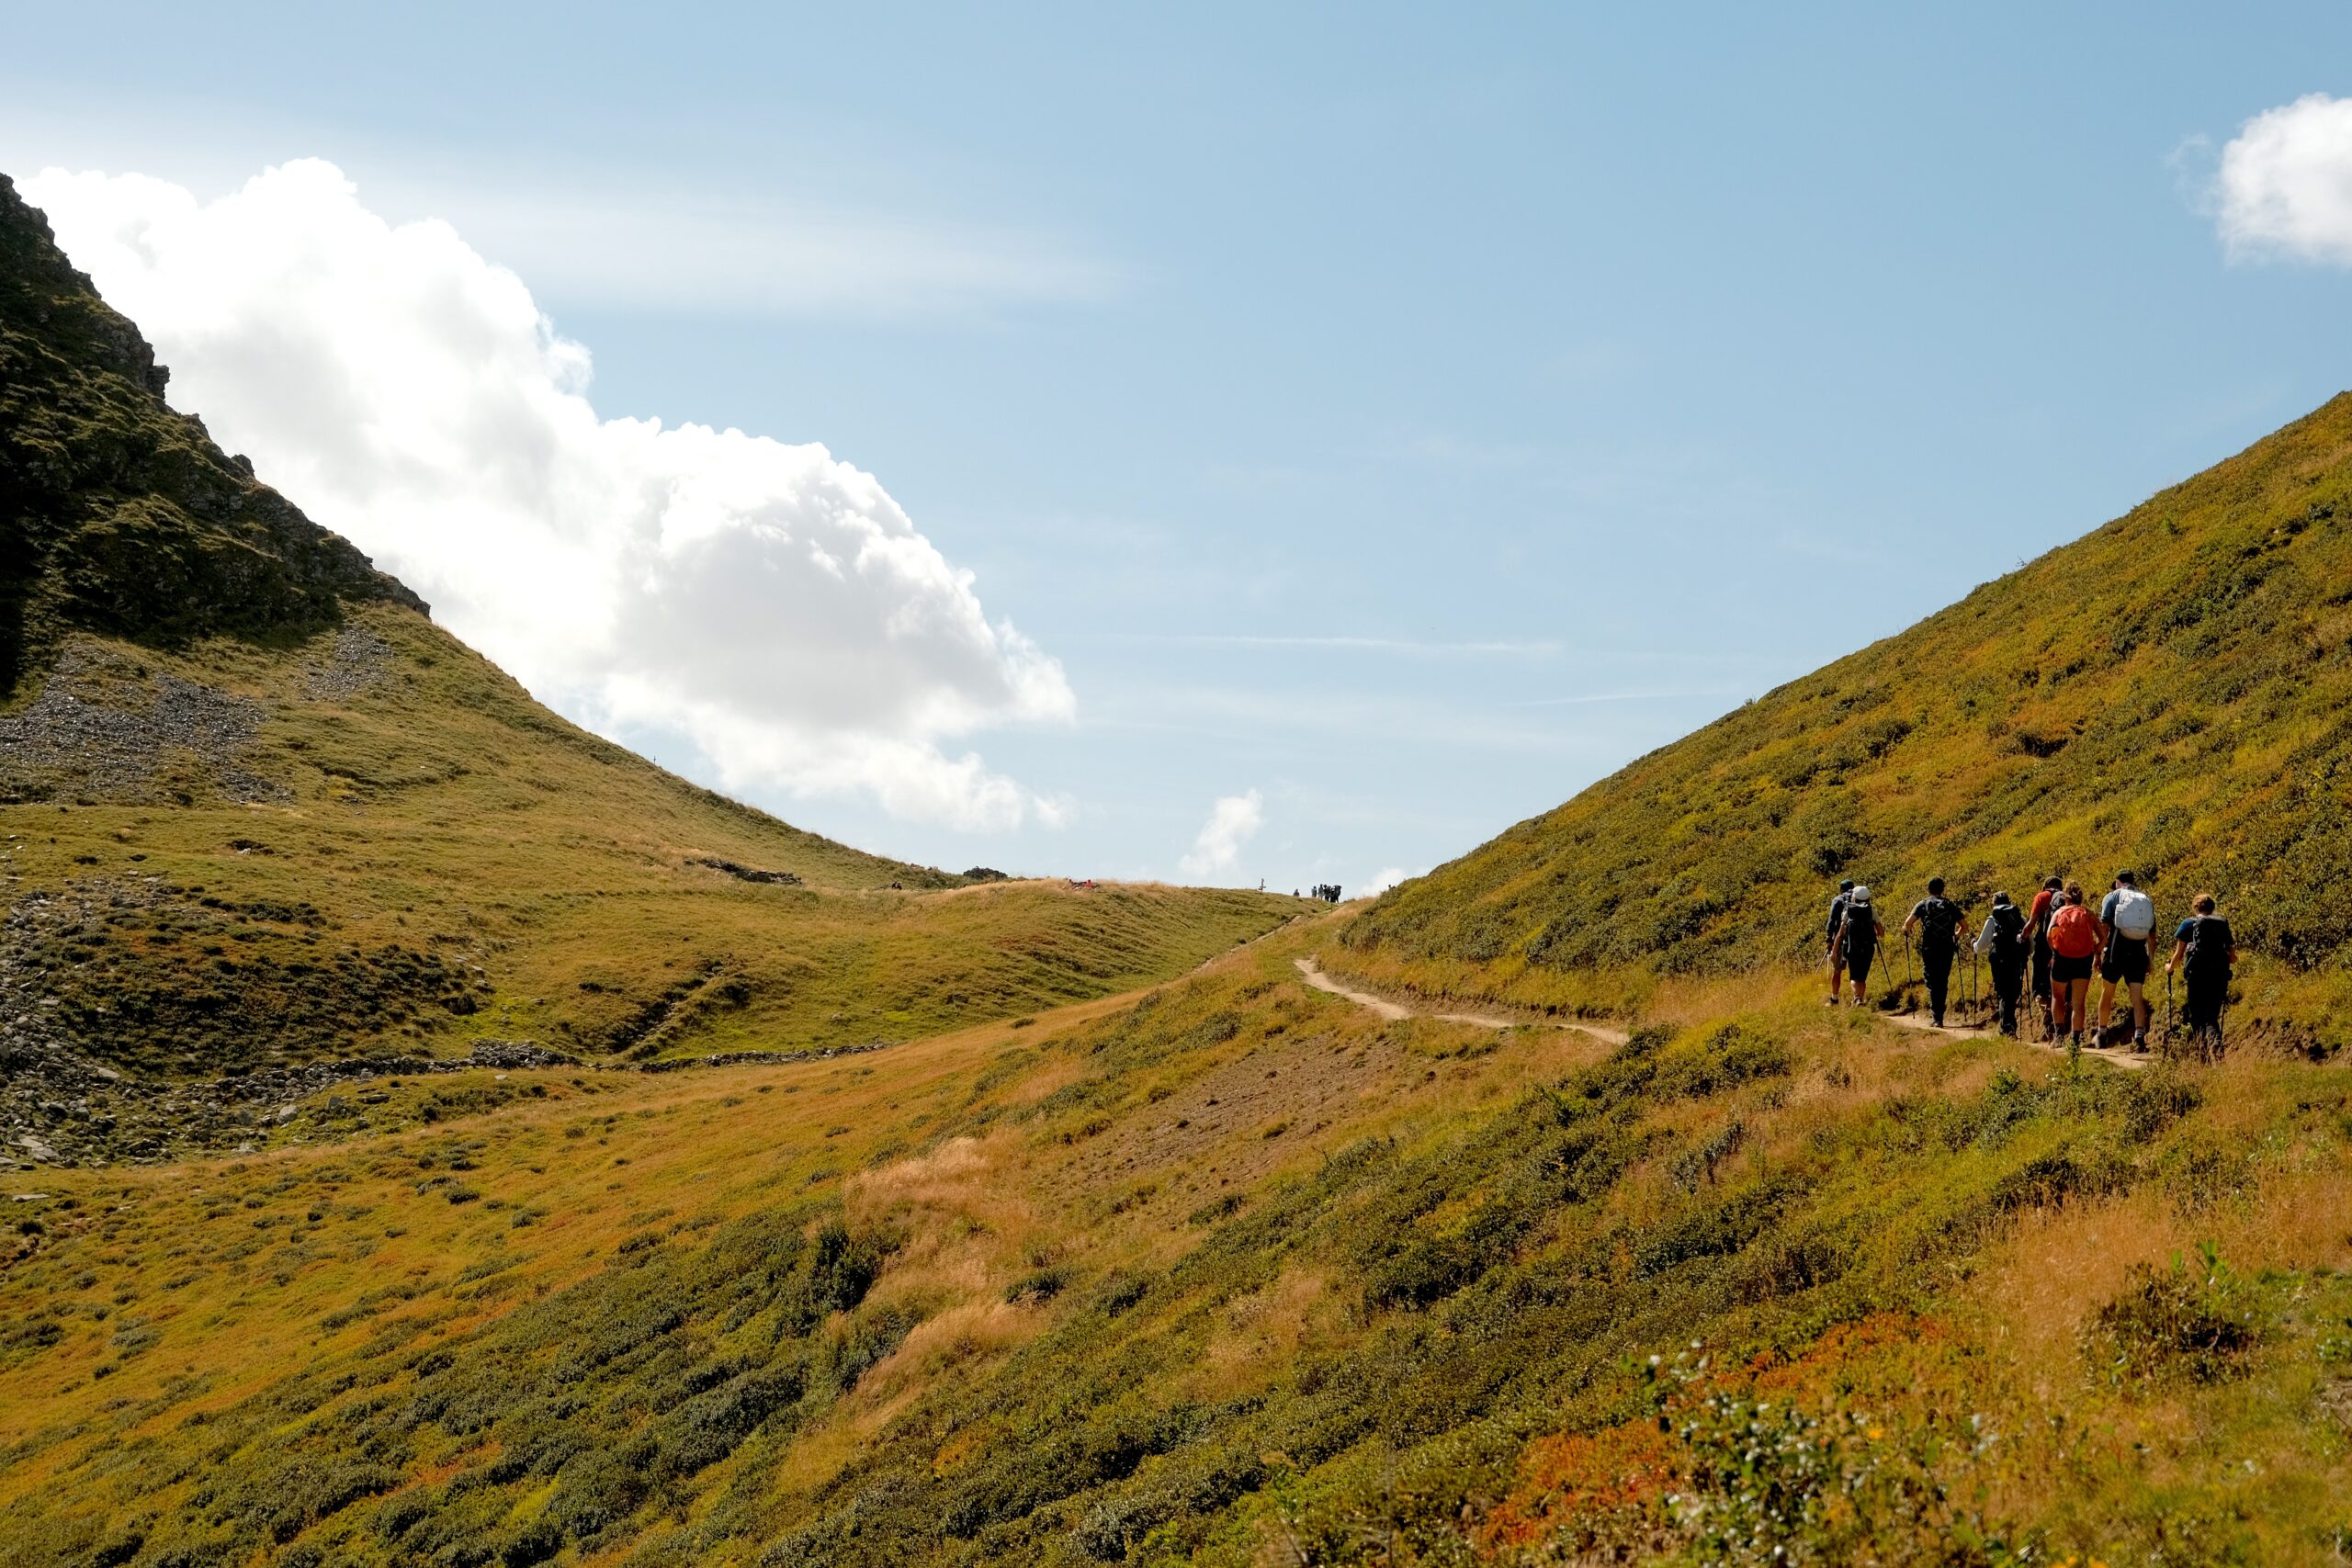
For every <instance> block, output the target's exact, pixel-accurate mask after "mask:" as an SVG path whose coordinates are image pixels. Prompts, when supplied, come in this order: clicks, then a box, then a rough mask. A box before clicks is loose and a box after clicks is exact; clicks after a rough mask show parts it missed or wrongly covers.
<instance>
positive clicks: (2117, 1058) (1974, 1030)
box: [1880, 1012, 2157, 1073]
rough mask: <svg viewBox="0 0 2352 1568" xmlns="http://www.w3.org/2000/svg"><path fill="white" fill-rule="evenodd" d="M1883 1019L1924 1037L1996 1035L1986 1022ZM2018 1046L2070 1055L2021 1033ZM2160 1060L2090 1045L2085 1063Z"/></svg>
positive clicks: (1904, 1015) (2131, 1066) (1899, 1015)
mask: <svg viewBox="0 0 2352 1568" xmlns="http://www.w3.org/2000/svg"><path fill="white" fill-rule="evenodd" d="M1880 1016H1881V1017H1883V1018H1884V1019H1885V1020H1886V1021H1888V1022H1889V1023H1893V1024H1895V1025H1898V1026H1899V1027H1901V1028H1904V1029H1916V1030H1917V1031H1918V1032H1920V1033H1922V1034H1970V1035H1976V1034H1990V1033H1992V1032H1993V1028H1992V1026H1991V1025H1990V1024H1985V1023H1956V1024H1952V1025H1951V1026H1949V1027H1947V1028H1943V1029H1938V1028H1937V1027H1936V1026H1935V1024H1934V1023H1933V1022H1932V1021H1929V1020H1928V1019H1926V1018H1924V1017H1922V1016H1920V1015H1919V1014H1917V1013H1912V1012H1890V1013H1882V1014H1881V1015H1880ZM2018 1044H2020V1045H2023V1046H2025V1047H2027V1048H2028V1049H2029V1050H2034V1051H2046V1052H2048V1053H2049V1054H2050V1055H2053V1056H2063V1055H2065V1054H2066V1047H2065V1046H2064V1044H2063V1043H2060V1044H2056V1045H2052V1044H2049V1043H2045V1042H2043V1041H2040V1040H2029V1039H2027V1038H2026V1037H2025V1036H2024V1034H2023V1033H2019V1034H2018ZM2156 1059H2157V1055H2156V1053H2155V1052H2154V1051H2149V1052H2145V1053H2143V1052H2139V1051H2128V1050H2127V1051H2111V1050H2107V1049H2104V1048H2102V1047H2099V1046H2095V1045H2086V1046H2084V1047H2083V1060H2084V1061H2086V1062H2105V1063H2106V1064H2107V1065H2108V1066H2111V1067H2121V1068H2122V1069H2123V1070H2124V1071H2126V1072H2131V1073H2136V1072H2138V1071H2140V1070H2141V1069H2142V1068H2143V1067H2145V1066H2147V1065H2148V1064H2149V1063H2150V1062H2153V1061H2154V1060H2156Z"/></svg>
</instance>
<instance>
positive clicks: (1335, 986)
mask: <svg viewBox="0 0 2352 1568" xmlns="http://www.w3.org/2000/svg"><path fill="white" fill-rule="evenodd" d="M1293 962H1295V963H1296V964H1297V965H1298V972H1299V973H1300V974H1301V975H1303V976H1306V983H1307V984H1308V985H1310V986H1312V987H1315V988H1316V989H1317V990H1318V991H1329V993H1330V994H1331V995H1333V996H1335V997H1340V998H1345V999H1346V1000H1348V1001H1351V1002H1353V1003H1355V1004H1356V1006H1358V1007H1360V1008H1367V1009H1369V1010H1372V1011H1373V1012H1374V1013H1377V1014H1378V1015H1380V1016H1381V1017H1382V1018H1387V1019H1398V1018H1427V1019H1433V1020H1435V1021H1438V1022H1439V1023H1466V1024H1470V1025H1472V1026H1473V1027H1475V1028H1478V1029H1573V1030H1575V1031H1577V1032H1578V1033H1580V1034H1589V1035H1591V1036H1592V1037H1593V1038H1594V1039H1595V1040H1600V1041H1604V1042H1606V1043H1609V1044H1611V1045H1623V1043H1625V1042H1626V1041H1627V1040H1628V1039H1630V1038H1631V1036H1629V1035H1628V1034H1626V1032H1624V1031H1623V1030H1622V1029H1611V1028H1609V1027H1608V1026H1606V1025H1605V1024H1599V1023H1566V1022H1563V1021H1560V1020H1558V1019H1549V1018H1543V1019H1535V1018H1508V1017H1505V1016H1504V1015H1502V1014H1500V1013H1490V1012H1428V1011H1425V1010H1421V1009H1419V1008H1410V1007H1407V1006H1406V1005H1405V1004H1404V1003H1402V1002H1392V1001H1390V1000H1389V999H1388V998H1385V997H1375V996H1374V995H1373V994H1372V993H1371V992H1370V991H1356V990H1351V989H1349V988H1348V987H1345V986H1342V985H1341V984H1340V982H1339V981H1337V980H1334V979H1333V978H1331V976H1329V975H1326V974H1325V973H1323V969H1322V966H1321V965H1320V964H1317V963H1316V962H1315V960H1314V959H1313V958H1311V957H1310V958H1300V959H1295V960H1294V961H1293Z"/></svg>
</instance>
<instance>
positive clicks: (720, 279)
mask: <svg viewBox="0 0 2352 1568" xmlns="http://www.w3.org/2000/svg"><path fill="white" fill-rule="evenodd" d="M306 157H330V158H332V159H334V162H335V163H336V164H338V165H340V166H342V167H344V168H345V169H346V170H348V171H350V172H351V173H352V174H353V175H354V176H355V177H356V178H358V179H359V180H360V181H361V183H362V184H364V185H365V186H366V188H367V190H368V202H369V206H370V208H371V209H373V210H375V211H377V212H379V214H381V215H382V216H383V217H384V218H386V219H387V220H390V221H392V222H394V223H407V222H414V221H420V220H442V221H445V222H447V223H448V224H450V225H451V226H452V227H454V228H456V229H457V230H458V231H459V232H460V233H462V234H464V235H465V237H466V240H467V242H468V243H469V244H470V245H471V246H472V247H473V248H474V249H475V250H476V251H477V252H479V253H480V254H482V255H483V256H485V257H486V258H487V259H489V260H490V261H492V262H494V263H496V264H498V265H503V266H506V267H509V268H511V269H513V270H514V271H515V272H517V273H519V274H521V275H522V276H525V277H526V278H528V279H529V280H530V283H531V287H532V288H533V290H534V292H535V293H536V294H537V295H538V296H539V297H541V298H542V299H549V300H552V301H554V302H556V303H557V304H559V305H560V306H561V307H564V308H571V307H596V308H605V309H616V310H632V311H642V312H646V313H650V314H658V315H668V316H682V315H683V316H701V315H725V316H729V317H734V318H741V317H745V316H750V317H767V318H798V317H809V316H819V317H844V316H848V317H863V318H869V319H871V318H880V319H901V318H924V319H939V318H965V317H978V318H981V319H988V318H992V317H995V316H999V315H1001V314H1003V313H1005V312H1008V311H1012V310H1025V309H1034V308H1037V307H1042V306H1049V305H1063V304H1080V305H1083V304H1090V303H1094V302H1099V301H1103V300H1106V299H1114V298H1116V297H1118V296H1121V295H1123V294H1125V293H1126V292H1127V291H1128V290H1129V289H1130V288H1133V287H1134V286H1135V285H1136V282H1137V280H1138V275H1137V272H1136V268H1135V267H1134V266H1132V265H1129V264H1128V263H1125V262H1124V261H1121V260H1118V259H1115V258H1114V257H1112V256H1111V255H1109V254H1106V252H1105V251H1104V250H1103V247H1102V246H1101V245H1100V244H1099V243H1096V242H1094V241H1093V240H1091V239H1089V238H1088V237H1086V236H1084V235H1082V234H1079V233H1076V232H1073V231H1069V230H1067V229H1066V228H1063V227H1060V226H1057V225H1056V224H1054V223H1052V222H1051V221H1036V220H1022V219H1020V218H1012V217H1008V216H1006V215H1003V214H998V213H988V212H974V211H973V210H972V209H971V206H970V203H969V202H968V200H966V199H963V198H960V197H954V196H952V195H943V194H942V193H941V192H940V191H939V190H937V189H935V188H933V189H930V190H924V189H919V188H910V186H909V182H908V181H907V180H906V179H905V178H903V177H899V176H897V175H894V174H893V172H892V171H889V170H887V169H876V168H870V167H864V166H859V165H857V164H855V163H854V160H852V161H848V162H844V161H843V159H842V157H841V156H840V155H839V154H835V155H833V156H831V157H830V158H825V159H820V158H817V157H814V156H811V157H810V158H809V161H808V166H807V167H806V168H802V169H786V170H785V171H783V172H781V173H774V174H769V173H766V172H763V178H762V179H761V181H759V182H758V183H757V184H756V185H753V184H752V183H750V182H746V181H741V180H738V181H733V182H724V181H723V180H722V177H721V175H719V173H718V171H715V170H714V171H713V172H711V173H708V174H706V175H697V174H696V173H695V171H693V170H691V169H689V170H679V169H671V168H663V167H660V166H658V165H655V164H652V163H651V162H650V160H644V161H638V162H631V161H629V160H628V159H625V158H619V157H614V158H605V159H600V160H598V161H597V162H595V163H594V164H589V163H586V162H582V161H578V160H572V161H563V160H556V161H548V162H537V163H532V164H527V165H515V164H510V165H506V166H486V165H485V164H483V162H482V160H481V156H480V150H479V149H476V148H457V147H450V146H444V145H434V144H432V143H430V142H427V141H417V140H413V139H411V140H404V141H401V142H400V143H399V144H397V145H391V144H384V143H380V142H373V141H370V139H369V138H368V137H367V136H366V135H365V134H364V133H338V134H337V135H336V136H335V137H334V139H333V141H332V144H326V143H322V140H321V138H320V137H319V135H318V134H317V132H316V131H315V130H314V129H311V128H310V127H308V126H306V125H303V124H300V123H299V122H292V121H284V120H272V119H270V118H267V117H266V114H261V115H257V114H256V112H255V111H254V109H253V108H252V107H251V106H249V105H242V104H236V105H232V104H226V103H220V102H214V101H211V100H207V99H202V98H191V99H187V100H180V101H174V102H165V103H160V104H158V103H153V102H141V104H138V105H135V106H133V105H119V106H110V107H109V109H108V111H107V113H105V114H103V115H99V114H96V113H94V111H93V110H92V108H91V107H90V103H89V101H88V96H87V94H86V92H81V91H68V90H66V89H65V88H63V87H52V90H51V92H50V93H49V94H48V96H46V97H43V96H40V95H39V94H38V93H37V92H19V93H17V94H15V95H14V96H12V97H10V98H9V101H6V102H0V168H6V169H9V170H11V171H13V172H14V173H16V174H17V175H19V176H22V175H27V174H29V173H31V172H32V171H34V170H36V169H40V168H42V167H44V166H47V165H51V164H56V165H59V166H67V167H74V168H80V169H92V168H98V169H108V170H111V171H114V172H118V173H119V172H121V171H123V170H125V169H138V170H140V171H141V172H143V173H146V174H149V175H157V176H160V177H164V178H168V179H170V180H172V181H173V182H174V183H176V184H179V185H183V186H187V187H188V188H190V189H191V190H192V191H194V192H195V193H197V194H198V196H200V197H212V196H219V195H223V194H226V193H227V192H229V191H231V190H232V189H234V188H236V187H237V186H240V185H242V184H243V181H244V179H245V177H246V176H247V175H250V174H251V173H252V171H253V170H254V168H255V167H258V166H262V165H266V164H284V163H287V162H288V161H290V160H298V159H301V158H306ZM934 184H935V182H934Z"/></svg>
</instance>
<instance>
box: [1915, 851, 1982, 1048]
mask: <svg viewBox="0 0 2352 1568" xmlns="http://www.w3.org/2000/svg"><path fill="white" fill-rule="evenodd" d="M1967 918H1968V915H1967V911H1966V910H1964V909H1962V908H1961V907H1960V906H1959V905H1957V904H1955V903H1953V902H1952V901H1951V899H1949V898H1947V897H1944V879H1943V878H1942V877H1940V876H1931V877H1929V878H1928V896H1927V897H1925V898H1922V899H1920V900H1919V901H1918V902H1917V904H1914V905H1912V906H1911V913H1910V914H1909V916H1907V917H1906V918H1905V919H1904V922H1903V934H1904V936H1905V937H1906V938H1907V937H1909V936H1910V935H1911V934H1912V933H1913V932H1914V931H1917V933H1918V937H1919V972H1920V973H1921V974H1922V975H1924V976H1927V980H1928V1013H1929V1014H1930V1015H1931V1016H1933V1018H1934V1019H1935V1021H1936V1027H1937V1028H1938V1029H1941V1028H1942V1027H1943V1026H1944V993H1945V991H1946V990H1948V989H1949V988H1950V987H1951V961H1952V959H1953V957H1954V956H1955V955H1956V954H1958V953H1959V952H1960V926H1961V922H1962V920H1964V919H1967Z"/></svg>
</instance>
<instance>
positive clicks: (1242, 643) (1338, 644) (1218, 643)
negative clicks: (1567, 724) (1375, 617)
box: [1093, 632, 1563, 658]
mask: <svg viewBox="0 0 2352 1568" xmlns="http://www.w3.org/2000/svg"><path fill="white" fill-rule="evenodd" d="M1093 640H1097V641H1103V642H1158V643H1177V644H1186V645H1191V646H1195V647H1204V648H1330V649H1352V650H1357V651H1361V652H1366V653H1408V654H1441V655H1442V654H1476V655H1499V656H1508V657H1513V658H1551V657H1553V656H1554V655H1556V654H1558V653H1559V652H1560V651H1561V649H1562V646H1563V645H1561V644H1560V643H1557V642H1552V641H1548V640H1544V639H1536V640H1532V641H1516V640H1492V639H1478V640H1471V641H1446V640H1443V639H1436V640H1431V639H1427V638H1420V637H1348V636H1329V637H1276V636H1271V635H1259V634H1255V633H1250V632H1097V633H1094V634H1093Z"/></svg>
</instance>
